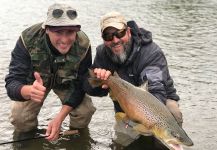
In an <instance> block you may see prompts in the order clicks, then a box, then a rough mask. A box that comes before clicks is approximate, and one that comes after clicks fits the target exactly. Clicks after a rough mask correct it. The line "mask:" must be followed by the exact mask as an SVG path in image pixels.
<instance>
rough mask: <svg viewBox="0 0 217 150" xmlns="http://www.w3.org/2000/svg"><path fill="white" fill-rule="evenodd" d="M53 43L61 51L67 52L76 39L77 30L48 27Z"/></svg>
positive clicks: (47, 30) (62, 52) (47, 31)
mask: <svg viewBox="0 0 217 150" xmlns="http://www.w3.org/2000/svg"><path fill="white" fill-rule="evenodd" d="M46 33H47V34H48V36H49V38H50V41H51V44H52V45H53V46H54V47H55V48H56V49H57V50H58V51H59V52H60V53H61V54H66V53H67V52H68V51H69V50H70V48H71V47H72V45H73V43H74V42H75V39H76V33H77V32H76V31H74V30H65V29H64V30H57V31H52V30H49V28H47V29H46Z"/></svg>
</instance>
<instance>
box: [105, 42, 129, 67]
mask: <svg viewBox="0 0 217 150" xmlns="http://www.w3.org/2000/svg"><path fill="white" fill-rule="evenodd" d="M117 44H119V43H117ZM117 44H114V45H112V46H111V47H110V48H108V51H107V52H108V54H109V56H110V58H111V60H112V61H113V62H114V63H117V64H123V63H125V61H126V60H127V58H128V55H129V53H130V51H131V40H129V41H128V42H127V43H123V42H121V41H120V44H122V45H123V48H124V50H123V52H122V53H120V54H115V53H113V52H112V49H111V48H112V47H113V46H115V45H117Z"/></svg>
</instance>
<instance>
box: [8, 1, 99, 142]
mask: <svg viewBox="0 0 217 150" xmlns="http://www.w3.org/2000/svg"><path fill="white" fill-rule="evenodd" d="M91 63H92V56H91V46H90V41H89V39H88V37H87V36H86V34H85V33H84V32H83V31H81V24H80V23H79V21H78V18H77V11H76V10H75V9H74V8H72V7H71V6H69V5H66V4H53V5H51V6H50V7H49V9H48V12H47V19H46V21H45V22H43V23H39V24H35V25H33V26H31V27H29V28H27V29H26V30H24V31H23V32H22V34H21V36H20V38H19V39H18V41H17V43H16V46H15V48H14V50H13V51H12V55H11V62H10V66H9V74H8V75H7V76H6V78H5V82H6V85H5V87H6V89H7V94H8V96H9V97H10V98H11V99H12V100H13V101H12V111H11V115H10V121H11V123H12V124H13V125H14V127H15V131H18V132H28V131H32V130H34V129H36V128H37V125H38V120H37V116H38V114H39V111H40V109H41V107H42V105H43V102H44V100H45V98H46V96H47V95H48V93H49V92H50V91H51V89H52V90H53V92H54V93H55V94H56V95H57V96H58V97H59V98H60V100H61V101H62V104H63V105H62V108H61V110H60V112H59V113H58V114H57V115H56V116H55V117H54V118H53V119H52V120H51V121H50V122H49V124H48V127H47V131H46V135H48V137H47V139H48V140H55V139H57V138H58V136H59V132H60V128H61V124H62V122H63V120H64V119H65V117H66V116H67V115H68V114H69V115H70V127H72V128H85V127H87V126H88V124H89V122H90V120H91V117H92V115H93V113H94V112H95V110H96V109H95V107H94V106H93V103H92V101H91V99H90V97H89V96H87V95H86V94H85V92H84V90H83V86H84V85H83V81H84V79H85V78H86V75H87V73H88V68H89V67H90V66H91Z"/></svg>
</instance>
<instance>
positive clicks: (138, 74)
mask: <svg viewBox="0 0 217 150" xmlns="http://www.w3.org/2000/svg"><path fill="white" fill-rule="evenodd" d="M128 26H129V27H130V28H131V35H132V48H131V52H130V54H129V56H128V59H127V60H126V62H125V63H124V64H121V65H120V64H115V63H114V62H113V61H112V60H111V59H110V56H109V54H108V51H109V49H108V48H107V47H106V46H105V45H104V44H101V45H99V46H98V47H97V48H96V57H95V59H94V63H93V66H92V67H93V68H104V69H107V70H110V71H112V72H114V71H116V72H117V73H118V75H119V76H120V77H121V78H122V79H124V80H126V81H128V82H130V83H132V84H133V85H135V86H141V85H142V84H143V83H144V82H145V81H147V80H148V89H149V92H150V93H152V94H153V95H154V96H155V97H157V98H158V99H159V100H160V101H162V102H163V103H165V101H166V99H173V100H176V101H178V100H179V96H178V95H177V94H176V89H175V88H174V84H173V80H172V78H171V76H170V74H169V69H168V65H167V61H166V58H165V55H164V54H163V52H162V50H161V49H160V47H159V46H158V45H157V44H156V43H154V42H153V41H152V35H151V32H149V31H146V30H145V29H143V28H138V27H137V25H136V23H135V22H134V21H130V22H128ZM86 90H87V91H88V93H89V94H90V95H93V96H104V95H107V93H108V90H104V89H101V88H95V89H91V88H90V87H86ZM115 107H116V110H117V109H120V108H119V106H118V105H115Z"/></svg>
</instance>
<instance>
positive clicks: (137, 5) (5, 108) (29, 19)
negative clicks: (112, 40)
mask: <svg viewBox="0 0 217 150" xmlns="http://www.w3.org/2000/svg"><path fill="white" fill-rule="evenodd" d="M53 2H54V1H51V0H35V1H34V0H1V2H0V3H1V5H0V14H1V15H0V21H1V23H0V30H1V36H0V56H1V59H0V99H1V109H0V116H1V117H0V142H5V141H11V140H13V126H12V125H11V124H10V123H9V119H8V116H9V112H10V99H9V98H8V97H7V94H6V90H5V88H4V85H5V82H4V78H5V75H6V74H7V73H8V65H9V62H10V53H11V51H12V49H13V48H14V46H15V43H16V41H17V39H18V37H19V35H20V33H21V32H22V30H24V29H25V28H27V27H28V26H30V25H32V24H34V23H38V22H42V21H43V20H44V19H45V15H46V12H47V8H48V6H49V5H51V4H53ZM64 2H68V1H64ZM73 4H74V6H75V7H76V8H77V9H78V14H79V18H80V21H81V22H82V29H83V30H84V31H85V32H86V33H87V35H88V36H89V38H90V40H91V44H92V49H93V56H95V48H96V46H97V45H98V44H100V43H101V42H102V40H101V38H100V28H99V19H100V16H102V15H103V14H104V13H106V12H109V11H111V10H117V11H120V12H122V13H123V14H125V15H126V18H127V19H129V20H130V19H134V20H135V21H136V22H137V23H138V24H139V26H141V27H144V28H145V29H147V30H150V31H151V32H152V34H153V39H154V41H155V42H156V43H157V44H158V45H159V46H160V47H161V48H162V49H163V51H164V53H165V55H166V57H167V60H168V64H169V69H170V74H171V76H172V77H173V79H174V81H175V86H176V88H177V92H178V94H179V95H180V97H181V101H180V107H181V110H182V112H183V117H184V125H183V128H184V129H185V130H186V132H187V133H188V134H189V136H190V137H191V138H192V140H193V141H194V146H193V147H191V148H185V149H186V150H215V149H217V134H216V133H217V115H216V114H217V95H216V93H217V68H216V66H217V65H216V64H217V11H216V10H217V1H215V0H106V1H104V0H89V1H84V0H73ZM93 102H94V105H95V106H96V107H97V111H96V113H95V114H94V116H93V118H92V121H91V123H90V125H89V138H90V139H89V138H86V136H88V135H85V136H83V137H79V138H74V139H71V141H69V140H70V139H69V138H65V139H64V138H63V139H60V140H59V141H57V142H53V143H49V142H47V141H46V140H43V139H42V140H32V141H29V142H23V144H24V145H25V144H26V147H25V146H24V147H23V148H21V149H28V150H33V149H35V150H36V149H37V150H38V149H46V150H48V149H61V150H65V149H67V150H97V149H100V150H111V149H117V150H118V148H114V147H113V148H112V146H111V145H112V136H113V133H114V131H113V124H114V112H113V106H112V102H111V100H110V99H109V98H108V97H104V98H96V97H93ZM60 106H61V104H60V102H59V100H58V99H57V97H56V96H55V95H54V94H53V93H50V95H49V97H48V98H47V99H46V101H45V104H44V106H43V107H42V110H41V112H40V114H39V128H46V126H47V124H48V121H49V120H51V119H52V118H53V117H54V116H55V114H56V113H57V112H58V111H59V109H60ZM63 129H68V118H67V119H66V120H65V121H64V123H63ZM19 147H20V144H19V143H18V144H7V145H0V149H1V150H3V149H5V150H6V149H19Z"/></svg>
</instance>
